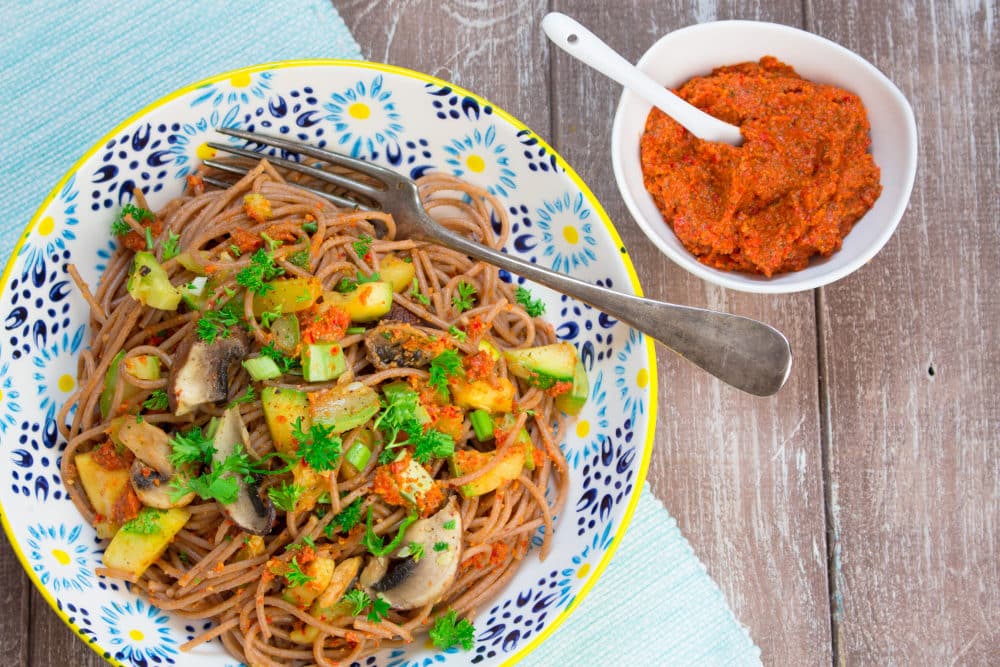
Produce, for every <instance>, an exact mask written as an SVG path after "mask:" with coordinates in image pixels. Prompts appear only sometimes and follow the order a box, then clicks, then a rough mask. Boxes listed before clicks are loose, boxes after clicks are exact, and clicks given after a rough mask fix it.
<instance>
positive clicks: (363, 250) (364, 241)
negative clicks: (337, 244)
mask: <svg viewBox="0 0 1000 667" xmlns="http://www.w3.org/2000/svg"><path fill="white" fill-rule="evenodd" d="M373 240H374V239H372V237H370V236H368V235H367V234H362V235H361V236H360V237H358V240H357V241H355V242H354V244H353V245H354V252H356V253H358V257H364V256H365V255H367V254H368V251H369V250H371V247H372V241H373Z"/></svg>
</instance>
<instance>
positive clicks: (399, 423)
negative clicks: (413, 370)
mask: <svg viewBox="0 0 1000 667" xmlns="http://www.w3.org/2000/svg"><path fill="white" fill-rule="evenodd" d="M382 406H383V407H382V412H380V413H379V415H378V417H376V418H375V424H374V426H375V428H377V429H379V430H380V431H382V435H383V437H384V439H385V442H386V443H387V444H388V445H391V444H392V443H394V442H395V441H396V436H397V435H399V432H400V431H402V432H404V433H407V434H408V433H410V432H411V431H416V430H423V425H422V424H421V423H420V420H419V419H418V418H417V414H416V413H417V408H418V407H419V406H420V396H419V395H418V394H417V392H415V391H412V390H406V391H397V392H394V393H393V394H392V397H391V398H387V399H383V400H382Z"/></svg>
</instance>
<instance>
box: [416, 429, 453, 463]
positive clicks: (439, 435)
mask: <svg viewBox="0 0 1000 667" xmlns="http://www.w3.org/2000/svg"><path fill="white" fill-rule="evenodd" d="M410 444H412V445H413V446H414V451H413V458H415V459H416V460H417V461H419V462H420V463H429V462H430V460H431V459H443V458H445V457H446V456H451V455H452V454H454V453H455V440H454V439H452V437H451V436H450V435H448V434H447V433H444V432H443V431H439V430H437V429H436V428H431V429H427V431H426V432H424V433H411V434H410Z"/></svg>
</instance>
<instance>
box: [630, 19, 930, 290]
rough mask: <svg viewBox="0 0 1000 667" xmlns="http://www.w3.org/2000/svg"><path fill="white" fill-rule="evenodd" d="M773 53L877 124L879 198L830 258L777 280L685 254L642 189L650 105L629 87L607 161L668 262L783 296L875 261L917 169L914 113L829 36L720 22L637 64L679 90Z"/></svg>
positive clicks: (672, 38)
mask: <svg viewBox="0 0 1000 667" xmlns="http://www.w3.org/2000/svg"><path fill="white" fill-rule="evenodd" d="M766 55H771V56H774V57H776V58H778V59H779V60H781V61H782V62H785V63H787V64H789V65H791V66H792V67H794V68H795V70H796V71H797V72H798V73H799V75H800V76H802V77H804V78H806V79H809V80H811V81H815V82H817V83H827V84H832V85H835V86H839V87H841V88H844V89H846V90H850V91H852V92H854V93H855V94H857V95H859V96H860V97H861V100H862V102H864V105H865V108H866V109H867V110H868V119H869V121H870V122H871V137H872V145H871V152H872V155H873V157H874V158H875V163H876V164H877V165H878V166H879V168H880V169H881V170H882V195H881V196H880V197H879V198H878V200H877V201H876V202H875V205H874V206H873V207H872V209H871V210H870V211H868V213H867V214H865V216H864V217H863V218H861V220H859V221H858V222H857V223H856V224H855V225H854V228H853V229H852V230H851V232H850V233H849V234H848V235H847V237H846V238H845V239H844V244H843V247H842V248H841V249H840V250H838V251H837V252H835V253H833V255H831V256H830V257H825V258H815V259H813V260H812V261H811V262H810V263H809V266H808V267H807V268H805V269H803V270H802V271H795V272H792V273H784V274H780V275H777V276H774V277H772V278H765V277H763V276H755V275H750V274H746V273H736V272H732V271H721V270H719V269H714V268H712V267H709V266H706V265H705V264H702V263H701V262H699V261H698V260H697V259H695V257H694V255H692V254H691V253H690V252H688V251H687V249H686V248H684V246H683V244H681V242H680V240H678V238H677V236H675V235H674V232H673V230H672V229H671V228H670V226H669V225H667V223H666V222H665V221H664V220H663V216H662V215H661V214H660V212H659V210H658V209H657V208H656V204H655V203H654V202H653V198H652V197H651V196H650V194H649V193H648V192H647V191H646V188H645V187H644V186H643V182H642V168H641V166H640V163H639V139H640V137H641V136H642V132H643V128H644V127H645V125H646V116H647V115H648V114H649V110H650V105H649V103H647V102H645V101H644V100H642V99H640V98H639V97H638V96H637V95H635V94H633V93H631V92H630V91H628V90H626V91H624V93H623V94H622V98H621V101H620V102H619V104H618V110H617V112H616V113H615V121H614V127H613V128H612V133H611V158H612V164H613V166H614V171H615V179H616V180H617V182H618V188H619V189H620V190H621V193H622V197H624V199H625V203H626V205H627V206H628V208H629V211H630V212H631V213H632V216H633V217H634V218H635V220H636V222H637V223H638V224H639V227H641V228H642V230H643V231H644V232H645V233H646V236H648V237H649V239H650V240H651V241H652V242H653V243H654V244H655V245H656V247H657V248H659V249H660V251H661V252H663V253H664V254H665V255H666V256H667V257H669V258H670V259H672V260H673V261H674V262H676V263H677V264H679V265H680V266H682V267H684V268H685V269H687V270H688V271H690V272H691V273H693V274H694V275H696V276H698V277H699V278H703V279H705V280H707V281H709V282H712V283H715V284H717V285H721V286H723V287H729V288H732V289H736V290H741V291H744V292H761V293H770V294H780V293H786V292H797V291H800V290H806V289H813V288H816V287H820V286H822V285H826V284H829V283H832V282H833V281H835V280H839V279H841V278H843V277H844V276H846V275H847V274H849V273H851V272H852V271H854V270H856V269H857V268H858V267H860V266H861V265H863V264H864V263H865V262H867V261H868V260H870V259H871V258H872V257H874V256H875V253H877V252H878V251H879V250H880V249H881V248H882V246H884V245H885V243H886V241H888V240H889V237H890V236H892V233H893V232H894V231H895V229H896V225H898V224H899V220H900V218H901V217H902V216H903V211H905V210H906V204H907V202H908V201H909V199H910V190H911V189H912V187H913V178H914V175H915V174H916V170H917V128H916V123H915V122H914V119H913V110H912V109H911V108H910V105H909V103H908V102H907V101H906V98H905V97H904V96H903V94H902V93H901V92H900V91H899V89H898V88H897V87H896V86H895V85H894V84H893V83H892V82H891V81H890V80H889V79H888V78H886V77H885V75H884V74H882V73H881V72H880V71H878V70H877V69H876V68H875V67H874V66H873V65H872V64H871V63H869V62H868V61H866V60H865V59H863V58H861V57H860V56H858V55H857V54H855V53H853V52H851V51H849V50H847V49H845V48H844V47H842V46H840V45H838V44H835V43H833V42H831V41H829V40H827V39H824V38H822V37H819V36H817V35H814V34H812V33H809V32H805V31H802V30H797V29H795V28H790V27H788V26H783V25H777V24H774V23H762V22H757V21H717V22H714V23H702V24H699V25H694V26H690V27H687V28H682V29H680V30H676V31H674V32H671V33H669V34H667V35H665V36H664V37H662V38H661V39H660V40H659V41H658V42H656V43H655V44H654V45H653V46H652V47H651V48H650V49H649V50H648V51H646V53H645V54H644V55H643V56H642V58H641V59H640V60H639V63H638V66H639V68H640V69H641V70H642V71H644V72H645V73H646V74H648V75H650V76H651V77H653V79H654V80H656V81H657V82H659V83H662V84H663V85H665V86H668V87H670V88H676V87H678V86H680V85H681V84H682V83H684V82H685V81H687V80H688V79H691V78H693V77H695V76H700V75H705V74H709V73H710V72H711V71H712V69H713V68H715V67H720V66H723V65H731V64H735V63H739V62H746V61H756V60H759V59H760V58H761V57H763V56H766Z"/></svg>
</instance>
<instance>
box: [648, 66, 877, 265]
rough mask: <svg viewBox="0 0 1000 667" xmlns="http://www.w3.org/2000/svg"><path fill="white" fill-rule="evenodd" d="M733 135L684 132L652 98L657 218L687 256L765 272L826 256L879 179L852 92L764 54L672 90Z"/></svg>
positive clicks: (651, 163) (871, 197)
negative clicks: (734, 129)
mask: <svg viewBox="0 0 1000 667" xmlns="http://www.w3.org/2000/svg"><path fill="white" fill-rule="evenodd" d="M675 92H677V94H678V95H680V96H681V97H682V98H684V99H685V100H687V101H688V102H690V103H691V104H694V105H695V106H697V107H698V108H700V109H702V110H703V111H705V112H707V113H709V114H711V115H712V116H715V117H716V118H719V119H721V120H724V121H726V122H728V123H732V124H733V125H738V126H739V127H740V131H741V132H742V134H743V145H742V146H741V147H738V148H737V147H734V146H729V145H726V144H718V143H711V142H707V141H702V140H700V139H697V138H695V137H694V136H693V135H691V134H690V133H689V132H688V131H687V130H685V129H684V128H682V127H681V126H680V125H678V124H677V123H676V122H674V121H673V120H672V119H671V118H669V117H668V116H666V115H665V114H664V113H663V112H662V111H660V110H659V109H656V108H655V107H654V108H653V110H652V111H651V112H650V114H649V117H648V118H647V119H646V130H645V133H644V134H643V136H642V140H641V142H640V156H641V159H642V173H643V180H644V182H645V185H646V189H647V190H648V191H649V193H650V194H651V195H652V196H653V199H654V200H655V202H656V205H657V207H658V208H659V209H660V212H661V213H662V214H663V217H664V219H665V220H666V221H667V223H668V224H669V225H670V226H671V227H672V228H673V230H674V233H675V234H676V235H677V238H678V239H680V241H681V243H683V244H684V247H686V248H687V249H688V250H689V251H690V252H691V253H692V254H694V256H695V257H697V258H698V260H699V261H700V262H702V263H704V264H707V265H708V266H712V267H715V268H718V269H724V270H729V271H745V272H749V273H759V274H763V275H765V276H772V275H774V274H776V273H782V272H786V271H798V270H801V269H804V268H805V267H806V265H807V264H808V263H809V258H810V257H812V256H813V255H822V256H827V255H830V254H831V253H832V252H834V251H835V250H838V249H839V248H840V246H841V243H842V241H843V238H844V237H845V236H846V235H847V233H848V232H849V231H851V227H853V226H854V223H855V222H857V220H858V219H859V218H861V217H862V216H863V215H864V214H865V213H866V212H867V211H868V209H870V208H871V207H872V204H874V203H875V200H876V199H878V196H879V194H881V192H882V186H881V184H880V183H879V168H878V167H877V166H876V165H875V162H874V160H873V159H872V156H871V154H870V153H869V152H868V147H869V145H870V144H871V140H870V139H869V136H868V131H869V125H868V117H867V115H866V113H865V108H864V106H863V105H862V103H861V99H860V98H859V97H858V96H857V95H854V94H853V93H850V92H847V91H846V90H842V89H840V88H836V87H834V86H827V85H821V84H816V83H812V82H810V81H806V80H805V79H803V78H801V77H800V76H799V75H798V74H796V73H795V70H794V69H792V68H791V67H790V66H788V65H786V64H784V63H782V62H780V61H779V60H777V59H776V58H773V57H771V56H766V57H764V58H761V60H760V62H759V63H754V62H748V63H740V64H738V65H730V66H727V67H720V68H718V69H716V70H714V71H713V72H712V73H711V74H710V75H709V76H704V77H697V78H694V79H691V80H690V81H688V82H687V83H685V84H684V85H683V86H681V87H680V89H679V90H677V91H675Z"/></svg>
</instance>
